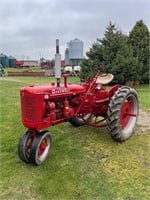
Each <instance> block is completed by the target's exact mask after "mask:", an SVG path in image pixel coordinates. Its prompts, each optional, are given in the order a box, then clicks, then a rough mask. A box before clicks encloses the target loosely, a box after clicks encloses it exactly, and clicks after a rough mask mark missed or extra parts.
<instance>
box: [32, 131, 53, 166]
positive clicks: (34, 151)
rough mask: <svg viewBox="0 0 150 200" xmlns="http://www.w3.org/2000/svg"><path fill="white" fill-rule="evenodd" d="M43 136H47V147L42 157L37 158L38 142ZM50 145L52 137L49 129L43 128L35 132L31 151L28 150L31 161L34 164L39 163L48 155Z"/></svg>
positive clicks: (39, 142)
mask: <svg viewBox="0 0 150 200" xmlns="http://www.w3.org/2000/svg"><path fill="white" fill-rule="evenodd" d="M44 138H47V139H48V140H49V141H48V142H49V146H48V147H47V148H48V149H47V150H46V152H44V153H46V154H45V155H44V157H43V158H39V156H38V151H39V147H40V144H41V142H42V140H43V139H44ZM51 145H52V137H51V134H50V133H49V131H47V130H44V131H41V132H40V133H39V134H37V136H36V137H35V138H34V140H33V143H32V147H31V151H30V159H31V162H32V163H33V164H35V165H41V164H42V163H43V162H44V161H45V160H46V158H47V157H48V155H49V153H50V149H51ZM44 151H45V150H44Z"/></svg>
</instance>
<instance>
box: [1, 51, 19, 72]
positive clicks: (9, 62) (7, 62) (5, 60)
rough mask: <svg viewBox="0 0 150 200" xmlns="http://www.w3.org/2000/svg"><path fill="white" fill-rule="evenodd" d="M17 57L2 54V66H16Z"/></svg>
mask: <svg viewBox="0 0 150 200" xmlns="http://www.w3.org/2000/svg"><path fill="white" fill-rule="evenodd" d="M15 62H16V59H15V58H14V57H12V56H7V55H4V54H3V53H1V54H0V64H1V65H2V67H4V68H6V67H15Z"/></svg>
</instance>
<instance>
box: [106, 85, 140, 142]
mask: <svg viewBox="0 0 150 200" xmlns="http://www.w3.org/2000/svg"><path fill="white" fill-rule="evenodd" d="M138 112H139V105H138V97H137V93H136V91H135V90H134V89H133V88H130V87H127V86H122V87H121V88H119V89H118V90H117V91H116V93H115V94H114V96H113V97H112V99H111V101H110V104H109V107H108V111H107V119H106V123H107V127H108V130H109V133H110V135H111V137H112V138H113V139H114V140H116V141H118V142H122V141H125V140H127V139H128V138H129V137H131V136H132V134H133V130H134V127H135V125H136V121H137V117H138Z"/></svg>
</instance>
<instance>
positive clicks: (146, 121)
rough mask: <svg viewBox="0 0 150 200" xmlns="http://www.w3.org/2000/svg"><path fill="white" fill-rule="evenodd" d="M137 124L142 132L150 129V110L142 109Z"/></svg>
mask: <svg viewBox="0 0 150 200" xmlns="http://www.w3.org/2000/svg"><path fill="white" fill-rule="evenodd" d="M137 125H138V126H137V129H138V130H140V132H145V131H150V112H148V111H147V112H146V111H144V110H140V112H139V116H138V121H137Z"/></svg>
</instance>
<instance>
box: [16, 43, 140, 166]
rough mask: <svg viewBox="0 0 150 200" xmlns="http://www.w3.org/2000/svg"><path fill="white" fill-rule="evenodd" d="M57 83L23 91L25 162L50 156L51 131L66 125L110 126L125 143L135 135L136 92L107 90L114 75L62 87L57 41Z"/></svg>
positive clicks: (22, 152)
mask: <svg viewBox="0 0 150 200" xmlns="http://www.w3.org/2000/svg"><path fill="white" fill-rule="evenodd" d="M55 57H56V58H55V65H56V66H57V67H56V71H55V73H56V78H57V83H56V84H55V83H52V84H49V85H46V86H33V85H32V86H28V87H24V88H22V89H21V91H20V94H21V112H22V123H23V125H24V126H25V127H26V128H27V130H26V131H25V133H23V135H22V136H21V138H20V140H19V144H18V154H19V157H20V159H21V160H22V161H23V162H26V163H34V164H35V165H40V164H42V163H43V162H44V161H45V160H46V158H47V157H48V155H49V153H50V150H51V145H52V137H51V134H50V132H49V131H48V130H46V129H47V128H48V127H50V126H54V125H57V124H60V123H64V122H70V123H71V124H72V125H73V126H76V127H78V126H81V125H89V126H93V127H103V126H107V128H108V131H109V133H110V135H111V137H112V138H113V139H114V140H116V141H118V142H122V141H125V140H127V139H128V138H129V137H130V136H131V135H132V134H133V130H134V127H135V125H136V121H137V117H138V110H139V106H138V98H137V93H136V91H135V90H134V89H133V88H131V87H127V86H121V85H115V86H113V87H112V88H111V89H109V90H106V89H105V86H106V85H107V84H109V83H110V82H111V81H112V80H113V75H112V74H104V75H103V74H100V73H99V72H98V73H97V75H96V76H95V77H94V78H92V79H89V80H87V81H86V82H85V83H82V84H68V83H67V76H66V75H64V84H60V75H61V74H60V73H61V72H60V54H59V46H58V40H56V55H55Z"/></svg>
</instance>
